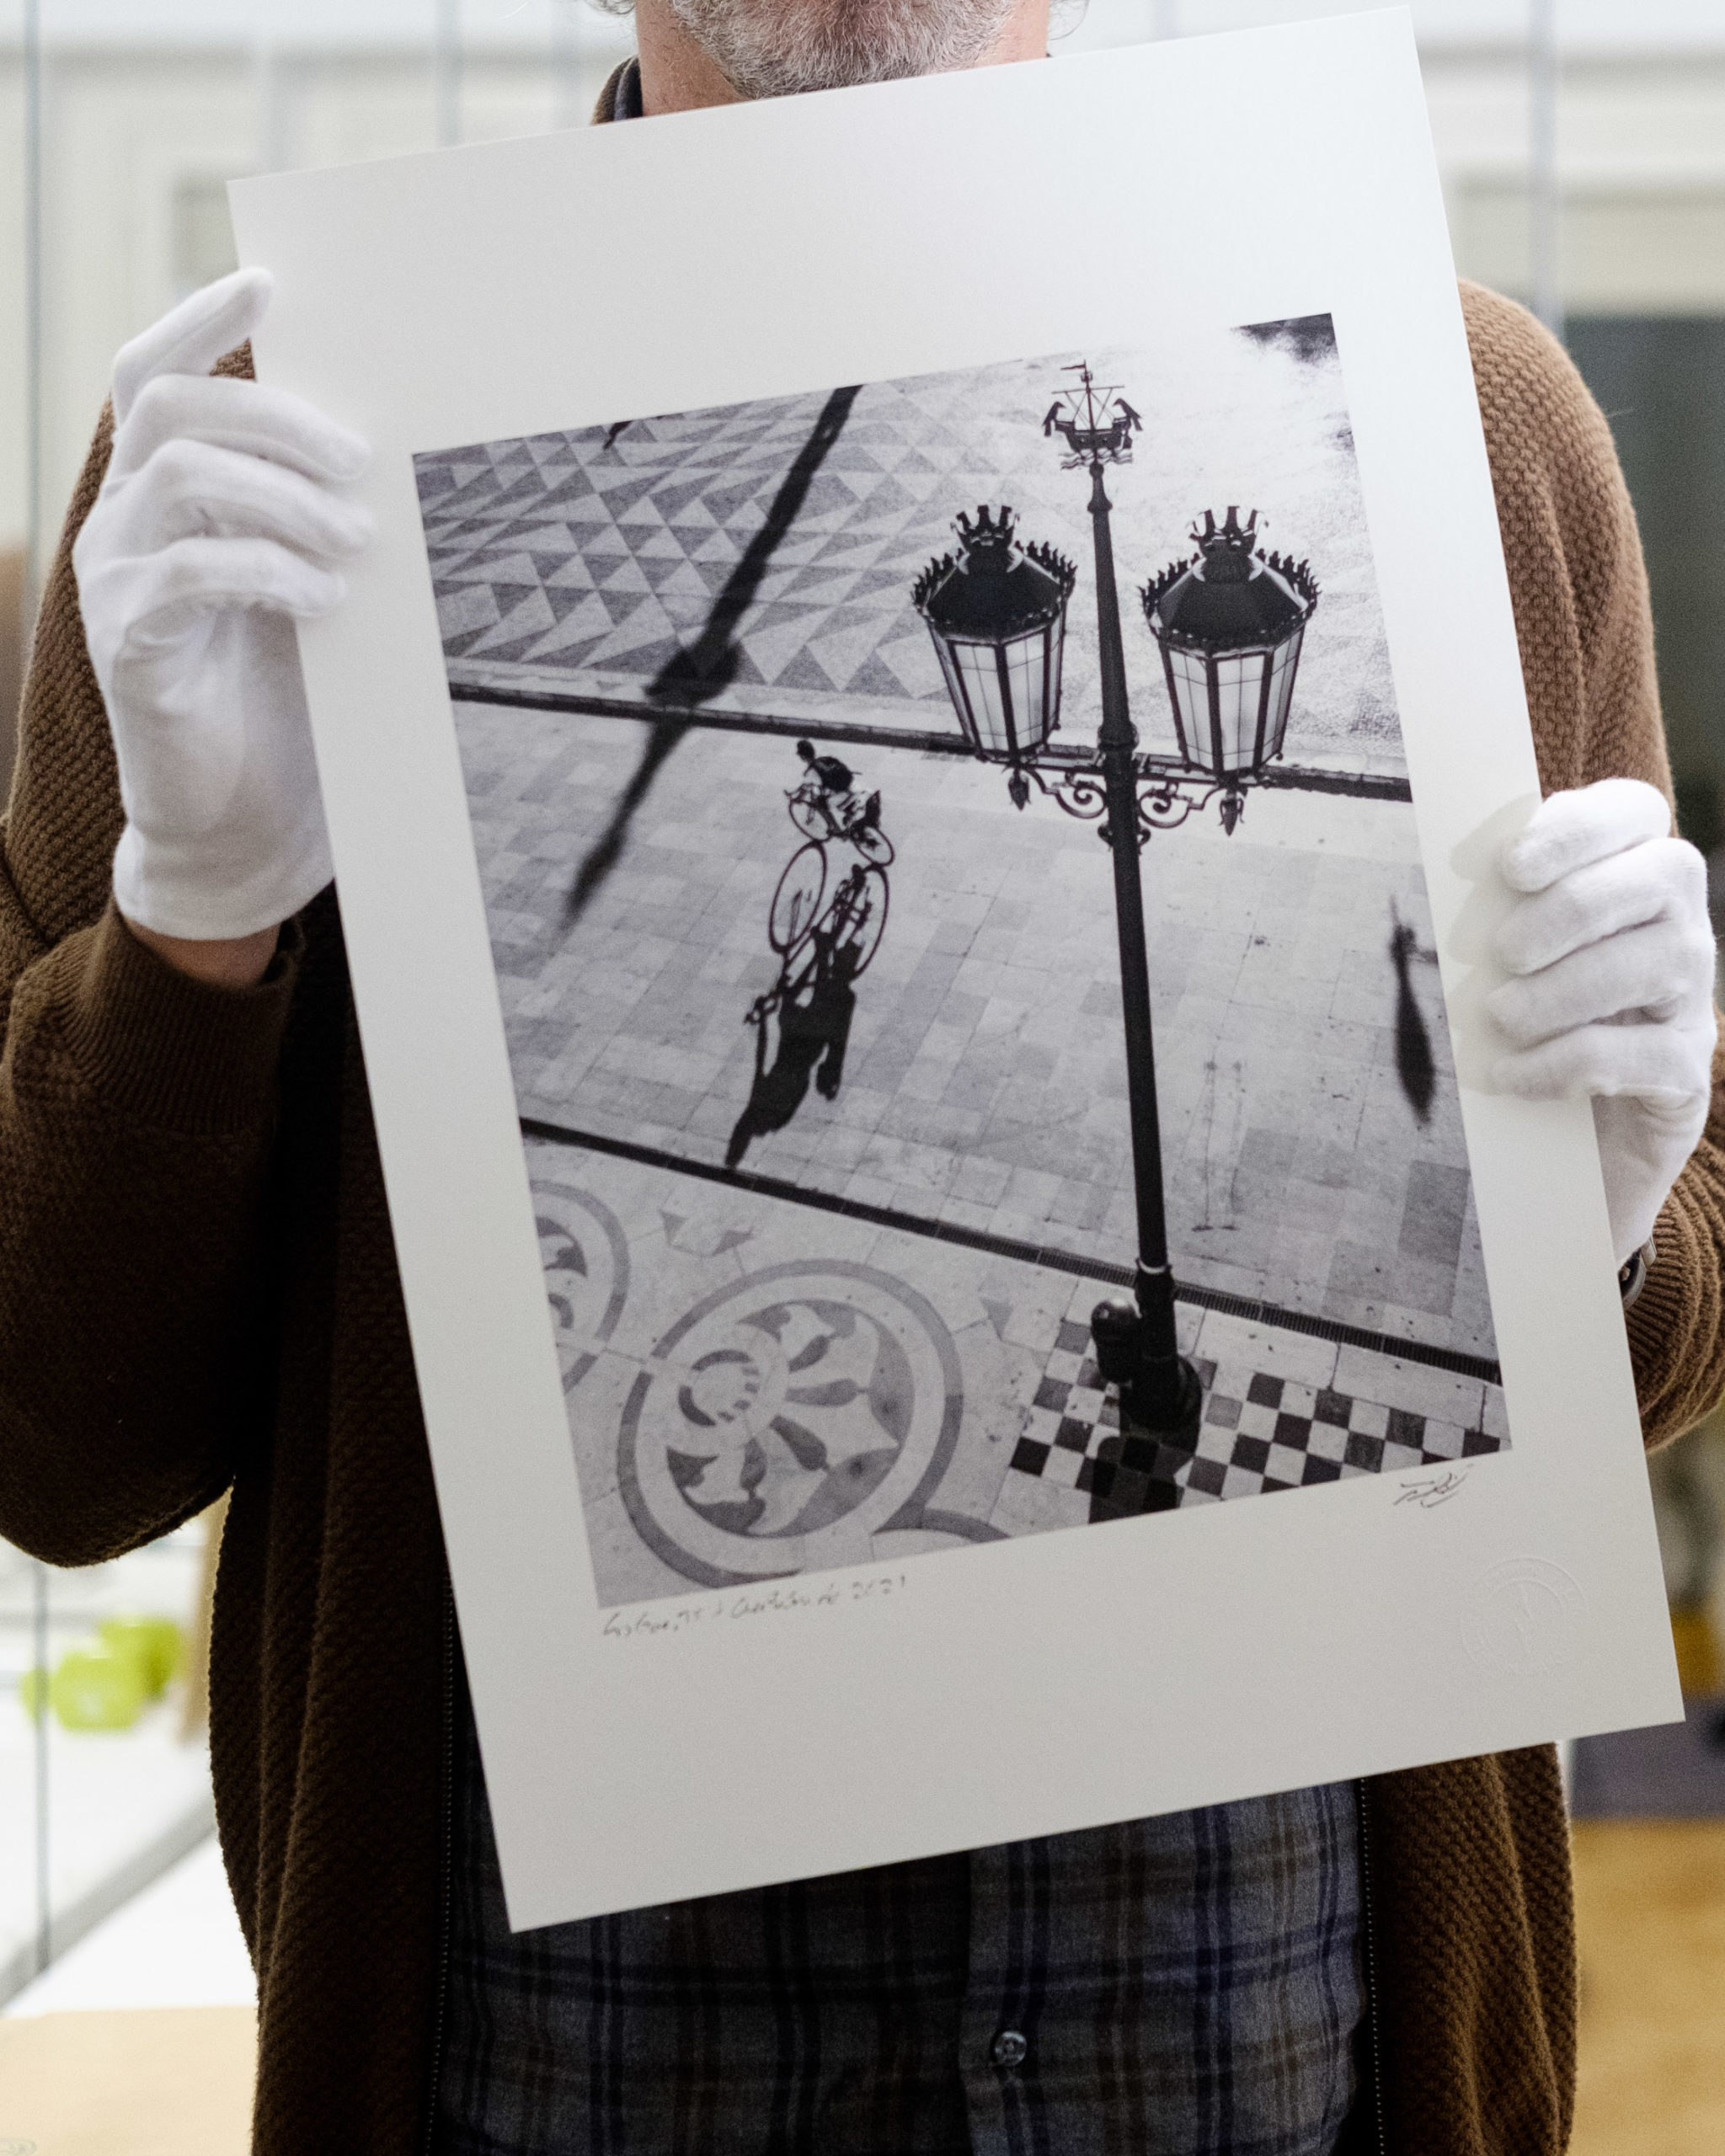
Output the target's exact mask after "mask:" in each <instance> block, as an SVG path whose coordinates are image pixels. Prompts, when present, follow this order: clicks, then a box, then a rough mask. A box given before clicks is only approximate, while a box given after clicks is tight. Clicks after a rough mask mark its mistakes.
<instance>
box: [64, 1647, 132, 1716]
mask: <svg viewBox="0 0 1725 2156" xmlns="http://www.w3.org/2000/svg"><path fill="white" fill-rule="evenodd" d="M148 1697H149V1687H148V1685H147V1682H146V1680H145V1677H144V1672H143V1668H142V1664H141V1662H140V1661H139V1658H138V1657H137V1655H136V1653H135V1652H120V1653H116V1652H115V1650H114V1649H113V1648H112V1647H109V1646H100V1645H94V1644H93V1645H91V1646H86V1647H71V1648H68V1649H67V1652H66V1653H64V1654H63V1655H61V1657H60V1667H59V1668H57V1669H56V1671H55V1672H54V1674H53V1676H52V1677H51V1678H50V1679H49V1680H48V1702H49V1705H51V1707H52V1708H53V1710H54V1715H55V1719H56V1721H58V1722H59V1724H60V1726H61V1728H62V1729H71V1730H78V1729H130V1728H131V1726H132V1724H133V1723H134V1722H135V1721H136V1720H137V1718H138V1716H140V1715H141V1714H142V1712H143V1710H144V1704H145V1701H146V1700H147V1698H148Z"/></svg>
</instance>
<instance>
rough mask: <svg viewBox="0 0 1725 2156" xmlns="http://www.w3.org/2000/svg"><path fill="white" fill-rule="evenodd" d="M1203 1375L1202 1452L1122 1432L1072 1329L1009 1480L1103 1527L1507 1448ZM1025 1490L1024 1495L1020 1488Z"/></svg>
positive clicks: (1467, 1432)
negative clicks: (1076, 1500)
mask: <svg viewBox="0 0 1725 2156" xmlns="http://www.w3.org/2000/svg"><path fill="white" fill-rule="evenodd" d="M1195 1368H1196V1369H1197V1371H1198V1376H1199V1383H1200V1384H1201V1385H1202V1386H1203V1388H1204V1414H1203V1418H1202V1421H1201V1422H1200V1425H1199V1435H1198V1444H1197V1449H1196V1450H1195V1452H1193V1451H1187V1450H1184V1449H1180V1448H1178V1447H1176V1446H1172V1445H1167V1444H1162V1443H1160V1442H1159V1441H1158V1440H1156V1439H1154V1438H1146V1437H1139V1436H1135V1435H1133V1434H1132V1433H1130V1432H1123V1431H1122V1429H1121V1427H1120V1408H1119V1399H1118V1397H1117V1396H1116V1395H1115V1393H1114V1391H1113V1390H1112V1389H1110V1388H1108V1387H1106V1386H1104V1385H1103V1381H1102V1378H1101V1376H1100V1374H1099V1373H1098V1371H1097V1367H1096V1364H1095V1363H1094V1361H1093V1360H1092V1358H1091V1353H1090V1337H1089V1333H1088V1331H1087V1328H1086V1327H1085V1326H1082V1325H1081V1324H1077V1323H1075V1322H1073V1321H1071V1320H1067V1321H1063V1322H1062V1324H1061V1326H1060V1337H1059V1342H1058V1344H1057V1346H1056V1347H1055V1350H1054V1352H1053V1353H1052V1354H1051V1355H1050V1356H1049V1359H1048V1364H1047V1366H1046V1369H1044V1374H1043V1378H1042V1381H1041V1383H1040V1385H1039V1386H1038V1388H1037V1391H1036V1396H1035V1400H1034V1402H1033V1405H1032V1406H1031V1408H1030V1409H1029V1412H1028V1416H1027V1418H1026V1425H1025V1428H1024V1432H1023V1435H1022V1436H1021V1437H1020V1438H1019V1439H1018V1443H1017V1447H1016V1449H1014V1452H1013V1454H1012V1465H1011V1466H1010V1467H1009V1469H1008V1470H1007V1474H1008V1478H1009V1480H1010V1478H1012V1476H1022V1477H1023V1478H1025V1480H1026V1481H1034V1482H1036V1483H1038V1484H1039V1485H1040V1486H1043V1487H1044V1488H1046V1489H1048V1490H1049V1491H1050V1492H1052V1491H1054V1490H1057V1489H1058V1490H1065V1491H1071V1492H1076V1494H1078V1495H1079V1496H1081V1497H1088V1498H1089V1500H1090V1505H1089V1514H1090V1518H1091V1519H1092V1521H1096V1520H1102V1519H1114V1518H1127V1517H1129V1516H1130V1515H1133V1514H1135V1513H1146V1512H1171V1511H1172V1510H1174V1509H1175V1508H1177V1507H1178V1506H1179V1505H1182V1504H1188V1505H1189V1504H1210V1503H1216V1502H1222V1501H1224V1500H1226V1499H1228V1498H1232V1497H1259V1496H1262V1495H1264V1494H1266V1493H1268V1492H1271V1491H1277V1490H1298V1489H1309V1488H1311V1486H1313V1485H1314V1484H1316V1483H1320V1482H1339V1481H1345V1480H1348V1479H1350V1478H1352V1477H1354V1476H1360V1475H1386V1474H1392V1473H1394V1472H1396V1471H1397V1470H1402V1469H1407V1468H1416V1467H1439V1466H1450V1465H1454V1464H1455V1462H1456V1461H1458V1460H1472V1459H1477V1458H1479V1457H1481V1456H1482V1455H1485V1454H1493V1453H1497V1452H1500V1451H1502V1450H1503V1449H1505V1448H1504V1443H1503V1440H1502V1439H1501V1438H1497V1437H1494V1436H1493V1435H1492V1434H1491V1433H1489V1432H1488V1431H1487V1430H1485V1429H1483V1428H1477V1429H1465V1428H1462V1427H1461V1424H1459V1423H1450V1422H1440V1421H1439V1420H1438V1419H1437V1418H1436V1417H1428V1416H1424V1415H1419V1414H1415V1413H1413V1412H1410V1411H1409V1410H1407V1409H1406V1408H1399V1407H1390V1406H1384V1405H1382V1404H1381V1403H1380V1402H1378V1401H1371V1400H1365V1399H1361V1398H1359V1397H1356V1396H1352V1395H1349V1394H1346V1393H1342V1392H1338V1391H1335V1390H1332V1389H1331V1388H1329V1387H1327V1386H1316V1385H1300V1384H1296V1383H1295V1382H1294V1381H1292V1380H1290V1379H1287V1378H1284V1377H1278V1376H1274V1375H1272V1374H1269V1373H1268V1372H1265V1371H1262V1370H1254V1369H1252V1368H1251V1367H1250V1366H1249V1364H1247V1363H1245V1362H1223V1363H1221V1364H1217V1363H1215V1362H1211V1361H1207V1360H1204V1359H1203V1358H1199V1360H1198V1361H1197V1363H1196V1364H1195ZM1490 1390H1496V1389H1495V1388H1491V1389H1490ZM1020 1494H1021V1495H1028V1492H1024V1491H1023V1486H1022V1485H1021V1488H1020Z"/></svg>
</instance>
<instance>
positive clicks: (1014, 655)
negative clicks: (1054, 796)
mask: <svg viewBox="0 0 1725 2156" xmlns="http://www.w3.org/2000/svg"><path fill="white" fill-rule="evenodd" d="M948 652H949V653H950V654H951V657H950V667H949V673H948V688H949V689H950V688H951V687H952V680H951V673H952V672H953V671H956V674H957V675H958V680H959V689H958V692H957V694H956V696H954V702H957V703H958V704H959V708H960V709H961V710H962V711H964V712H968V713H969V718H970V723H971V724H972V726H973V727H974V728H975V745H976V747H977V748H978V749H979V750H980V751H981V752H982V754H983V755H985V756H996V757H1002V758H1004V757H1008V756H1014V755H1033V754H1034V753H1035V752H1036V750H1039V749H1040V748H1041V746H1042V745H1043V743H1044V741H1045V740H1046V739H1047V738H1048V732H1049V717H1050V715H1051V713H1052V712H1053V709H1054V706H1053V703H1052V702H1051V700H1050V698H1049V694H1048V690H1049V632H1048V631H1047V630H1046V629H1043V628H1038V629H1033V630H1032V632H1030V634H1029V635H1028V636H1023V637H1017V638H1012V640H1011V641H1010V642H1005V643H998V644H996V643H960V642H959V641H958V640H957V639H956V638H955V639H953V642H952V643H950V644H949V645H948V646H947V647H945V648H944V649H943V653H942V657H943V661H944V660H945V659H947V654H948Z"/></svg>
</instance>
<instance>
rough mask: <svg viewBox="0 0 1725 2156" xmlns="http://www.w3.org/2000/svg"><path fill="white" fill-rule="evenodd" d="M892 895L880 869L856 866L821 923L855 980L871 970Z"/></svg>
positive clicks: (834, 948)
mask: <svg viewBox="0 0 1725 2156" xmlns="http://www.w3.org/2000/svg"><path fill="white" fill-rule="evenodd" d="M891 898H892V894H891V892H890V891H889V889H888V887H887V880H886V878H885V877H884V875H883V874H882V873H881V871H880V870H879V868H874V867H869V868H853V869H852V871H851V873H850V874H849V875H848V876H847V877H846V878H845V880H844V882H843V883H841V885H840V886H839V889H838V894H837V895H836V898H835V899H833V902H832V910H831V911H830V913H829V914H828V915H827V917H826V919H825V921H824V922H823V923H822V926H823V927H824V928H825V931H827V933H828V934H829V935H830V937H832V942H833V950H834V953H835V955H836V954H837V953H839V952H840V951H843V952H845V953H846V955H847V958H848V961H849V972H850V977H851V979H852V980H857V979H861V977H862V976H863V974H866V973H867V972H868V967H869V963H870V962H871V960H872V959H873V957H874V954H875V953H876V952H877V951H878V950H879V948H880V939H881V937H883V936H884V935H885V933H886V913H887V907H888V906H889V904H890V903H891Z"/></svg>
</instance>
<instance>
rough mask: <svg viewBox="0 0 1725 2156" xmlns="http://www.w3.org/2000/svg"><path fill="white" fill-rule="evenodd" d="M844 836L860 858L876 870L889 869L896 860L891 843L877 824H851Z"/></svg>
mask: <svg viewBox="0 0 1725 2156" xmlns="http://www.w3.org/2000/svg"><path fill="white" fill-rule="evenodd" d="M846 837H847V838H848V839H849V840H850V841H851V843H852V846H855V847H856V849H857V852H858V853H860V854H861V855H862V857H863V859H864V860H865V861H867V862H870V863H872V865H873V867H876V868H890V867H892V865H893V862H895V860H896V859H897V858H898V857H897V855H896V854H895V852H894V851H893V842H892V841H891V840H890V839H889V837H888V836H887V835H886V833H885V832H884V830H882V829H881V828H880V826H879V824H853V825H852V827H851V829H850V830H849V831H848V832H846Z"/></svg>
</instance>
